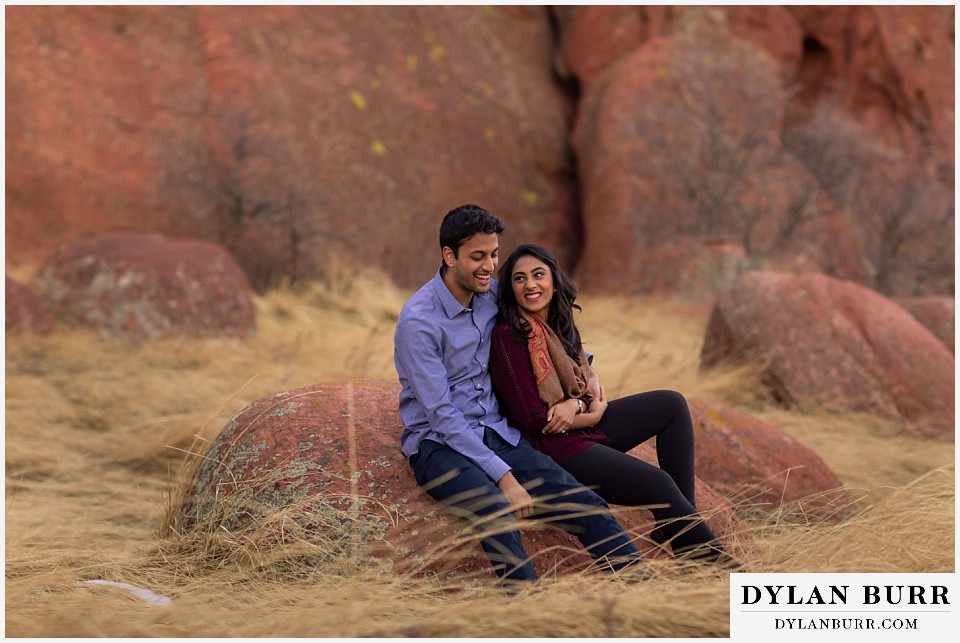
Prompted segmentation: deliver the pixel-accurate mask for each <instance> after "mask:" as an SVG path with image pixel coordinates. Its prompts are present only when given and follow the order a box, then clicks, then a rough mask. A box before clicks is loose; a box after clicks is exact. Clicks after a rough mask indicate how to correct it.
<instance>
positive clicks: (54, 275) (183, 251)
mask: <svg viewBox="0 0 960 643" xmlns="http://www.w3.org/2000/svg"><path fill="white" fill-rule="evenodd" d="M38 284H39V286H40V288H41V289H42V294H43V297H44V299H45V300H46V301H47V303H48V304H49V306H50V309H51V311H52V312H53V314H54V316H55V317H57V318H60V319H63V320H64V321H66V322H68V323H70V324H74V325H77V326H82V327H87V328H94V329H96V330H99V331H100V332H101V333H104V334H116V335H121V336H125V337H129V338H151V337H159V336H165V335H173V334H185V335H191V336H216V335H222V336H235V337H246V336H248V335H250V334H252V333H253V332H254V328H255V312H256V311H255V309H254V306H253V300H252V298H251V294H250V286H249V283H248V282H247V278H246V275H245V274H244V272H243V270H241V269H240V266H239V265H238V264H237V262H236V261H235V260H234V258H233V257H232V256H231V255H230V253H229V252H227V251H226V250H225V249H224V248H223V247H221V246H219V245H216V244H214V243H211V242H208V241H201V240H198V239H177V238H171V237H166V236H163V235H160V234H140V233H111V234H103V235H98V236H96V237H91V238H87V239H83V240H80V241H77V242H75V243H71V244H67V245H63V246H61V247H60V248H58V249H57V250H56V251H54V252H53V254H51V255H50V256H49V257H48V258H47V260H46V261H45V262H44V264H43V265H42V266H41V268H40V271H39V274H38Z"/></svg>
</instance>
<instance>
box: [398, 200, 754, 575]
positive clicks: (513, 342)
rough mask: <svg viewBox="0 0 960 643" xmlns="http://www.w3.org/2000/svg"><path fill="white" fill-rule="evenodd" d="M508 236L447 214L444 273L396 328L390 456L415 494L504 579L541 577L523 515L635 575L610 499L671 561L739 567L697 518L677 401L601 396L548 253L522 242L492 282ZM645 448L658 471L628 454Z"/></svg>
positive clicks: (685, 415) (485, 219) (688, 445)
mask: <svg viewBox="0 0 960 643" xmlns="http://www.w3.org/2000/svg"><path fill="white" fill-rule="evenodd" d="M503 230H504V227H503V224H502V222H501V221H500V219H498V218H497V217H495V216H494V215H492V214H490V213H489V212H487V211H486V210H484V209H483V208H481V207H478V206H475V205H463V206H460V207H458V208H456V209H454V210H452V211H450V212H449V213H448V214H447V215H446V217H445V218H444V219H443V222H442V224H441V226H440V248H441V254H442V258H443V263H442V265H441V266H440V269H439V271H438V273H437V274H436V275H435V276H434V277H433V279H431V280H430V281H429V282H427V283H426V284H425V285H424V286H423V287H421V288H420V290H418V291H417V292H416V293H415V294H414V295H413V296H412V297H411V298H410V299H409V301H407V303H406V304H405V305H404V307H403V310H402V311H401V313H400V317H399V319H398V320H397V327H396V332H395V335H394V362H395V364H396V368H397V373H398V375H399V377H400V384H401V387H402V390H401V393H400V418H401V420H402V421H403V425H404V428H403V432H402V433H401V436H400V445H401V451H402V452H403V454H404V455H405V456H406V457H407V458H408V461H409V463H410V466H411V467H412V469H413V473H414V476H415V478H416V480H417V482H418V484H420V485H421V486H423V487H424V488H425V489H426V490H427V491H428V492H429V493H430V495H432V496H433V497H434V498H436V499H437V500H439V501H441V502H443V503H444V504H445V505H447V506H448V507H449V508H450V509H451V510H453V511H454V512H455V513H457V514H459V515H461V516H463V517H464V518H466V519H467V520H469V521H470V522H471V523H472V524H474V525H476V526H477V527H478V528H482V529H483V530H484V533H485V534H488V535H485V536H484V537H483V538H482V546H483V549H484V551H485V552H486V554H487V556H488V557H489V559H490V562H491V563H492V564H493V567H494V570H495V571H496V573H497V575H498V576H499V577H500V578H501V579H502V580H503V581H506V582H522V581H532V580H536V579H537V573H536V571H535V569H534V567H533V565H532V563H531V561H530V559H529V557H528V556H527V554H526V551H525V550H524V547H523V543H522V541H521V538H520V533H519V531H518V529H517V522H516V521H517V520H518V519H523V518H533V519H542V520H546V521H549V522H551V523H553V524H555V525H556V526H557V527H560V528H562V529H564V530H566V531H568V532H570V533H572V534H574V535H576V536H577V538H579V539H580V541H581V542H582V543H583V545H584V546H585V547H586V549H587V551H588V552H589V553H590V554H591V556H593V558H594V559H595V560H596V561H597V564H598V565H599V566H601V567H603V568H606V569H609V570H619V569H623V568H625V567H630V566H633V565H636V564H637V563H641V562H642V561H643V558H642V556H641V554H640V552H639V551H638V550H637V548H636V547H635V546H634V544H633V542H632V540H631V538H630V536H629V535H628V534H627V533H626V532H625V531H624V530H623V528H622V527H621V526H620V524H619V523H618V522H617V521H616V520H615V518H614V517H613V516H612V515H611V514H610V512H609V509H608V506H607V503H608V502H610V503H615V504H622V505H632V506H649V507H650V510H651V511H652V513H653V515H654V518H655V519H656V523H657V531H658V532H659V534H660V536H661V537H662V538H664V539H666V540H669V542H670V544H671V549H672V551H673V553H674V555H676V556H685V557H689V558H693V559H696V560H698V561H704V562H712V563H719V564H721V565H724V566H725V567H729V568H736V566H737V565H736V562H735V561H734V560H733V559H732V558H731V557H730V556H729V555H728V554H727V553H726V552H725V551H724V548H723V546H722V545H721V543H720V542H719V540H718V539H717V538H716V536H715V535H714V534H713V532H712V531H711V530H710V528H709V527H708V526H707V525H706V523H704V522H703V520H702V519H701V518H700V517H699V516H698V515H697V510H696V506H695V498H694V451H693V425H692V421H691V418H690V411H689V409H688V408H687V403H686V400H685V399H684V398H683V397H682V396H681V395H680V394H678V393H675V392H673V391H653V392H648V393H639V394H636V395H631V396H629V397H625V398H621V399H617V400H608V399H607V397H606V394H605V393H604V389H603V386H602V385H601V383H600V378H599V376H598V375H597V372H596V370H594V369H593V367H592V366H591V363H592V361H593V356H592V355H589V354H587V353H586V352H585V351H584V349H583V346H582V344H581V341H580V333H579V331H578V330H577V327H576V325H575V324H574V321H573V309H574V308H577V309H579V306H577V305H576V304H575V303H574V301H575V299H576V294H577V293H576V290H575V288H574V287H573V285H572V283H571V282H570V280H569V279H568V278H567V276H566V275H564V273H563V271H562V270H561V269H560V267H559V266H558V264H557V261H556V259H555V258H554V256H553V255H552V254H551V253H550V252H549V251H548V250H546V249H545V248H542V247H540V246H536V245H521V246H520V247H518V248H517V249H516V250H515V251H514V252H513V253H512V254H511V255H510V256H509V257H508V258H507V260H506V262H505V263H504V265H503V266H502V267H501V268H500V271H499V273H498V275H497V276H498V277H499V283H498V281H497V280H496V279H494V271H495V270H496V268H497V264H498V261H499V238H500V237H499V236H500V234H501V233H502V232H503ZM501 412H502V415H501ZM654 436H655V437H656V448H657V457H658V460H659V463H660V467H659V468H658V467H656V466H653V465H651V464H648V463H646V462H643V461H642V460H639V459H637V458H634V457H632V456H630V455H627V453H626V452H627V451H629V450H630V449H632V448H634V447H635V446H637V445H639V444H640V443H642V442H644V441H646V440H648V439H650V438H652V437H654ZM588 487H589V488H588ZM591 489H592V490H591ZM594 490H595V491H594Z"/></svg>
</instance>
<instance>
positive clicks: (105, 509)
mask: <svg viewBox="0 0 960 643" xmlns="http://www.w3.org/2000/svg"><path fill="white" fill-rule="evenodd" d="M408 295H409V293H406V292H401V291H398V290H395V289H392V288H389V287H386V286H384V285H383V283H382V282H381V281H380V280H377V279H374V278H357V279H355V280H353V281H351V282H349V283H346V284H345V285H341V286H337V287H332V286H324V285H320V284H318V285H315V286H313V287H311V288H310V289H308V290H306V291H304V292H299V293H296V294H295V293H291V292H284V291H277V292H272V293H269V294H267V295H265V296H263V297H260V298H258V299H257V308H258V332H257V336H256V337H255V338H254V339H251V340H247V341H245V342H236V341H229V340H200V339H167V340H162V341H153V342H150V343H146V344H141V345H128V344H124V343H122V342H117V341H114V340H109V339H103V338H100V337H98V336H96V335H95V334H92V333H90V332H85V331H74V330H64V329H61V330H59V331H58V332H57V333H56V334H54V335H52V336H49V337H46V338H34V337H8V338H7V342H6V383H5V389H6V404H5V410H6V445H5V446H6V450H5V451H6V471H5V473H6V505H5V512H4V518H5V526H6V539H5V544H6V552H5V553H6V579H5V583H6V585H5V593H6V613H5V616H6V623H5V629H6V635H7V636H11V637H39V636H69V637H100V636H104V637H121V636H149V637H223V636H232V637H234V636H236V637H239V636H246V637H300V636H313V637H365V636H374V637H377V636H381V637H389V636H434V637H440V636H444V637H446V636H457V637H461V636H462V637H524V636H534V637H580V636H605V637H615V636H635V637H644V636H647V637H663V638H670V637H700V636H717V637H723V636H727V635H728V632H729V625H728V581H727V579H726V578H725V577H723V576H721V575H717V574H714V573H706V572H704V573H702V574H700V573H694V574H684V575H678V574H669V573H667V574H663V575H661V576H658V577H657V578H654V579H653V580H650V581H647V582H645V583H638V584H625V583H623V582H622V581H621V580H620V579H618V578H616V577H602V576H596V575H590V576H587V575H573V576H570V577H566V578H562V579H560V580H551V581H545V582H543V583H541V584H540V585H539V586H537V587H535V588H532V589H529V590H525V591H523V592H521V593H520V594H518V595H516V596H508V595H506V594H504V593H503V592H501V591H500V590H498V589H497V588H496V587H495V586H494V585H493V584H492V583H490V584H487V585H484V584H479V585H478V584H441V583H437V582H435V581H434V580H431V579H422V578H418V577H406V576H401V575H397V574H392V573H386V572H376V571H364V572H355V573H347V572H344V570H343V567H341V566H336V565H331V566H329V567H326V566H318V567H317V566H315V567H301V568H297V569H287V568H284V569H280V568H277V569H271V568H270V565H269V564H266V565H265V564H263V561H259V563H260V564H258V561H256V560H254V559H255V557H256V556H255V555H254V556H253V557H252V558H251V557H250V556H247V557H245V558H243V557H235V556H234V557H231V556H209V555H202V554H197V553H193V554H190V553H187V552H188V549H186V548H183V547H177V543H176V542H173V541H172V537H171V536H168V535H161V534H160V533H159V526H160V524H161V521H162V518H163V516H164V515H165V512H167V511H168V509H169V506H168V505H169V503H170V499H171V497H172V496H173V494H174V491H175V489H176V485H177V483H178V472H179V471H180V469H181V465H182V464H183V462H184V459H185V458H186V457H188V456H187V453H188V452H189V451H190V449H191V445H193V444H194V443H195V441H196V439H197V437H198V436H199V437H200V438H202V439H208V440H209V439H212V438H213V437H214V436H216V434H217V433H218V432H219V431H220V429H221V428H222V427H223V426H224V425H225V424H226V422H227V421H228V420H229V418H230V417H231V416H232V414H233V413H235V412H236V411H238V410H239V409H241V408H243V407H244V406H245V405H246V404H247V403H249V402H251V401H253V400H255V399H257V398H259V397H260V396H263V395H267V394H272V393H276V392H280V391H284V390H287V389H292V388H297V387H302V386H307V385H311V384H315V383H319V382H324V381H331V380H339V379H344V378H353V377H387V378H393V377H395V376H396V374H395V372H394V369H393V361H392V335H393V325H394V322H395V319H396V314H397V313H398V312H399V310H400V307H401V306H402V304H403V301H404V300H405V299H406V297H407V296H408ZM581 303H582V304H583V306H584V312H583V313H582V314H581V315H580V316H579V318H578V319H579V324H580V327H581V330H582V331H583V335H584V340H585V342H586V343H587V347H588V349H589V350H590V351H591V352H593V353H594V354H595V355H596V366H597V368H598V370H599V372H600V374H601V376H602V378H603V380H604V382H605V386H606V388H607V391H608V394H609V395H611V396H612V397H618V396H620V395H624V394H627V393H630V392H634V391H640V390H648V389H653V388H672V389H676V390H679V391H681V392H683V393H684V394H685V395H686V396H687V397H688V398H697V397H700V398H706V399H711V400H715V401H718V402H723V403H726V404H729V405H731V406H736V407H738V408H741V409H743V410H746V411H748V412H750V413H752V414H754V415H756V416H758V417H760V418H762V419H764V420H766V421H768V422H771V423H772V424H774V425H776V426H778V427H780V428H781V429H783V430H785V431H787V432H788V433H790V434H791V435H793V436H794V437H796V438H797V439H799V440H800V441H802V442H803V443H805V444H806V445H807V446H809V447H811V448H812V449H814V450H815V451H816V452H818V453H819V454H820V455H821V457H823V458H824V460H825V461H826V462H827V463H828V464H829V465H830V466H831V467H832V468H833V470H834V471H835V472H836V473H837V475H839V476H840V478H841V479H842V480H843V481H844V482H845V484H846V485H847V487H848V488H849V489H850V490H851V492H852V493H853V495H854V496H855V497H857V498H859V505H860V507H859V508H860V509H861V511H860V513H859V515H858V516H857V517H856V518H854V519H851V520H849V521H846V522H844V523H841V524H826V525H825V524H803V523H799V522H797V521H796V520H794V519H790V520H786V519H782V518H781V517H778V516H777V515H772V516H768V517H765V518H762V519H761V518H757V517H755V516H754V517H752V518H750V519H749V520H748V521H747V527H748V529H749V530H750V531H751V533H752V535H753V536H754V539H755V541H756V548H755V551H753V552H752V554H751V559H750V560H745V561H743V562H744V563H745V566H746V569H747V570H748V571H758V572H950V571H953V569H954V551H955V547H954V507H955V496H954V444H953V442H952V441H950V442H943V441H939V442H938V441H932V440H922V439H918V438H913V437H909V436H908V435H906V434H904V433H903V432H902V431H901V430H900V427H898V426H896V425H895V424H894V423H891V422H888V421H883V420H880V419H877V418H871V417H864V416H858V417H838V416H836V415H831V416H826V415H824V416H818V415H815V414H801V413H796V412H788V411H784V410H779V409H776V408H774V407H772V406H769V405H768V403H767V400H766V399H765V397H764V395H763V394H762V392H761V391H760V388H759V387H758V386H757V384H756V380H755V377H754V375H753V374H752V373H751V371H750V369H748V368H744V369H740V370H734V371H729V372H723V373H716V372H715V373H711V374H709V375H702V374H700V373H699V372H698V357H699V349H700V345H701V342H702V337H703V330H704V328H705V325H706V321H707V316H708V311H707V310H704V309H696V310H685V309H683V308H682V307H680V306H679V305H677V304H675V303H672V302H668V301H644V300H629V301H625V300H615V299H589V298H584V299H583V301H582V302H581ZM92 579H102V580H108V581H116V582H123V583H129V584H131V585H134V586H137V587H142V588H147V589H149V590H151V591H152V592H154V593H155V594H157V595H160V596H165V597H169V598H170V599H171V601H170V603H169V604H168V605H162V606H160V605H153V604H150V603H149V602H147V601H145V600H143V599H141V598H139V597H137V596H135V595H133V594H131V593H129V592H127V591H123V590H121V589H117V588H114V587H104V586H98V585H92V584H87V583H83V581H86V580H92Z"/></svg>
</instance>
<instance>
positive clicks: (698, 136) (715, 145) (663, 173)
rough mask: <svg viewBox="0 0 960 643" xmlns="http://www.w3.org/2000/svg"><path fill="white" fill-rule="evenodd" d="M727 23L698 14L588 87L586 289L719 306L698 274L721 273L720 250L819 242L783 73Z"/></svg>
mask: <svg viewBox="0 0 960 643" xmlns="http://www.w3.org/2000/svg"><path fill="white" fill-rule="evenodd" d="M725 20H726V19H725V17H724V14H723V13H722V12H719V11H716V10H714V11H703V10H699V9H698V10H697V11H690V12H685V13H684V14H683V18H682V20H678V23H677V24H676V25H675V27H674V28H673V29H672V30H671V31H669V32H665V33H663V34H661V35H658V36H655V37H652V38H650V39H649V40H647V41H645V42H644V43H643V44H642V45H640V46H639V47H637V48H636V49H634V50H633V51H632V52H630V53H628V54H624V55H622V56H620V57H619V58H618V59H617V60H616V61H615V62H614V63H612V64H611V65H610V66H609V67H607V68H606V69H605V70H604V71H603V72H602V73H601V74H598V75H597V76H596V77H595V79H594V80H593V82H592V83H591V84H590V85H589V86H588V87H587V89H586V90H585V91H584V94H583V96H582V97H581V108H580V110H579V112H578V118H577V121H576V127H575V130H574V132H573V146H574V149H575V151H576V153H577V160H578V163H579V170H580V179H581V182H582V190H583V199H582V203H583V205H582V207H583V216H584V220H585V221H586V222H587V226H586V228H585V231H586V234H585V239H584V241H585V244H586V245H585V248H584V253H583V257H582V260H581V263H580V265H579V266H578V269H577V270H578V272H577V277H578V283H580V284H581V285H582V286H583V287H584V288H585V289H586V290H588V291H591V292H594V291H606V292H618V293H621V294H633V293H656V294H660V293H662V292H667V293H673V292H678V291H684V292H683V294H690V295H693V296H696V297H708V298H711V297H713V296H715V295H716V289H714V288H713V287H712V284H709V283H701V282H698V281H696V280H689V279H686V278H685V277H686V276H687V275H688V274H689V273H690V272H691V271H694V272H696V271H701V270H704V269H706V270H707V271H708V272H711V273H712V274H713V275H714V276H716V275H719V274H720V271H716V270H712V269H711V264H713V263H714V262H715V260H716V259H718V258H723V256H722V253H717V252H716V248H735V247H739V248H740V249H741V250H742V251H744V252H745V253H746V255H747V256H745V257H741V259H744V260H745V261H742V262H739V263H741V264H746V263H747V261H746V260H747V257H748V256H749V255H753V256H752V257H749V260H750V261H758V260H762V258H763V256H764V255H765V254H767V253H769V252H770V251H771V250H773V249H776V250H777V251H778V252H780V253H783V252H786V251H787V250H796V249H795V248H794V249H791V243H792V241H791V240H792V239H793V238H794V237H805V236H806V235H809V234H814V233H815V232H816V231H815V230H812V229H810V226H809V225H806V226H804V225H800V224H799V223H795V222H794V220H793V219H791V217H792V216H794V214H793V213H794V212H795V210H796V208H797V207H800V205H801V204H802V203H804V202H805V201H806V199H807V198H808V195H809V194H810V193H811V190H813V186H814V181H813V177H812V176H810V175H809V173H808V172H807V171H806V169H805V168H804V167H803V166H802V164H800V163H799V162H798V161H796V160H795V159H793V158H792V157H791V156H789V155H788V154H786V153H785V152H784V151H783V149H782V148H781V146H780V142H779V133H780V131H781V129H782V126H783V110H784V107H785V102H784V94H783V90H782V86H781V80H780V77H779V75H778V69H777V66H776V64H775V63H774V61H773V59H772V58H771V57H770V56H768V55H766V54H765V53H764V52H763V51H761V50H760V49H758V48H757V47H756V46H754V45H752V44H749V43H747V42H745V41H743V40H741V39H739V38H735V37H732V36H731V35H730V33H729V27H728V26H727V24H726V22H725ZM706 105H709V109H705V108H704V106H706ZM706 168H710V170H709V172H707V170H706ZM706 173H708V174H709V179H707V178H706ZM761 213H762V216H760V214H761ZM726 258H733V257H731V256H729V254H728V255H727V257H726ZM733 276H736V274H734V275H733ZM729 278H730V277H728V278H727V279H728V280H729ZM725 283H728V281H727V282H725ZM725 283H722V284H720V287H722V286H724V285H725ZM687 291H690V292H687Z"/></svg>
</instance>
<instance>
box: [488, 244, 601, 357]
mask: <svg viewBox="0 0 960 643" xmlns="http://www.w3.org/2000/svg"><path fill="white" fill-rule="evenodd" d="M527 256H529V257H534V258H535V259H539V260H540V261H542V262H543V263H545V264H546V265H547V267H548V268H550V273H551V274H552V275H553V300H552V301H551V302H550V312H549V313H548V315H547V324H548V325H549V326H550V328H552V329H553V332H554V333H556V334H557V337H559V338H560V341H561V343H563V348H564V350H566V352H567V355H569V356H570V357H571V359H573V360H574V361H577V362H579V361H580V350H581V348H582V346H583V344H582V343H581V342H580V331H579V330H577V325H576V324H575V323H574V322H573V309H574V308H576V309H577V310H580V306H578V305H577V304H575V303H574V301H575V300H576V299H577V289H576V288H575V287H574V286H573V282H571V281H570V278H569V277H567V276H566V275H565V274H564V273H563V270H561V269H560V264H559V263H557V258H556V257H554V256H553V253H551V252H550V251H549V250H547V249H546V248H544V247H543V246H538V245H536V244H532V243H524V244H522V245H520V246H517V249H516V250H514V251H513V252H511V253H510V256H509V257H507V260H506V261H504V262H503V264H502V265H501V266H500V272H499V273H497V278H498V280H499V281H500V290H499V294H498V296H497V306H498V307H499V309H500V317H501V318H503V319H505V320H506V321H507V325H508V326H509V327H510V331H511V332H512V333H513V336H514V337H515V338H517V340H518V341H522V342H526V341H527V339H528V338H529V337H530V324H528V323H527V322H526V321H525V320H524V319H523V317H521V316H520V303H519V302H518V301H517V298H516V296H515V295H514V294H513V271H514V269H515V268H516V265H517V261H519V260H520V258H521V257H527Z"/></svg>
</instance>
